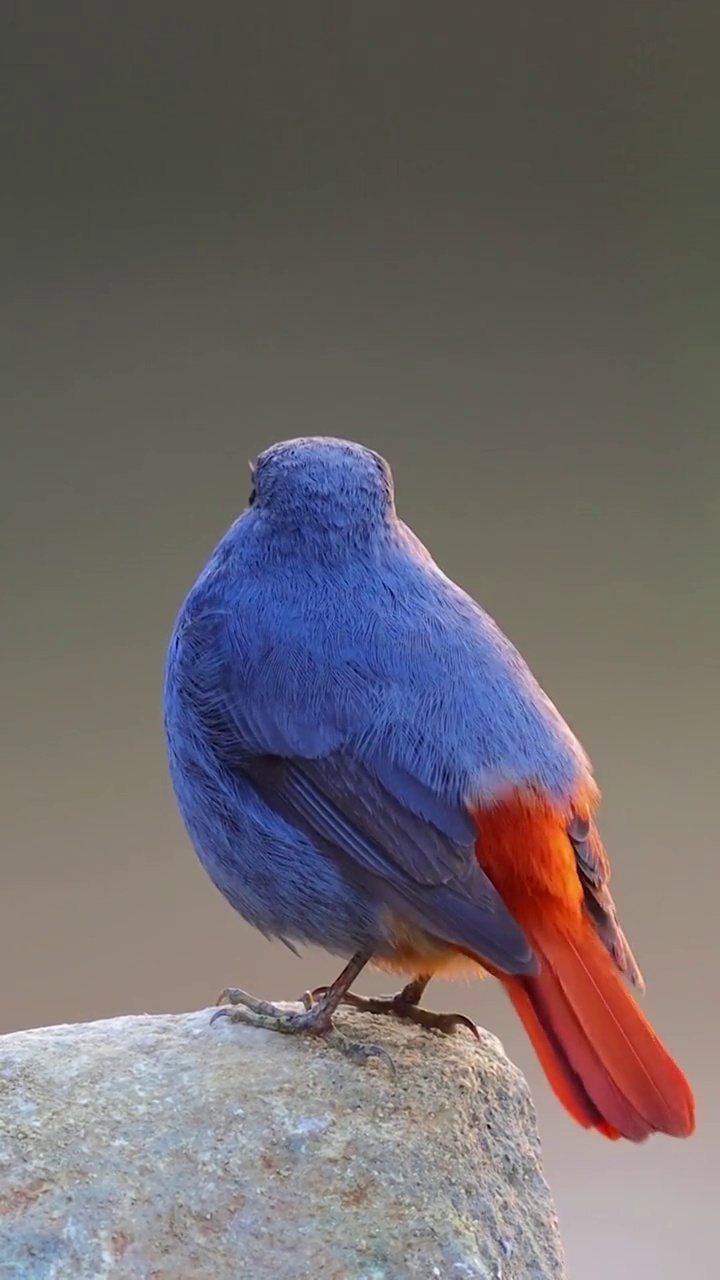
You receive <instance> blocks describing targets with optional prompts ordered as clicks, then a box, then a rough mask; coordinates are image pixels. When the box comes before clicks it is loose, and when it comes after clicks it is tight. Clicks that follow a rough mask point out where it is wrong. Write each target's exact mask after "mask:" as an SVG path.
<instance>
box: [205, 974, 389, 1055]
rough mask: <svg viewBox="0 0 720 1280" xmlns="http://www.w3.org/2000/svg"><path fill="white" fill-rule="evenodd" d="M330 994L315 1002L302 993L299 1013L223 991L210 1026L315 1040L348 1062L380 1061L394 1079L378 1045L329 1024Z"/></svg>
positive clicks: (233, 989)
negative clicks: (224, 1022)
mask: <svg viewBox="0 0 720 1280" xmlns="http://www.w3.org/2000/svg"><path fill="white" fill-rule="evenodd" d="M330 992H331V988H325V989H324V991H323V995H322V997H321V998H320V999H319V1000H318V1001H315V999H314V998H313V996H312V995H311V994H310V992H306V993H305V995H304V996H303V1000H302V1003H303V1005H304V1006H305V1007H304V1010H303V1011H302V1013H301V1012H298V1011H296V1010H294V1009H281V1008H280V1006H279V1005H276V1004H271V1003H270V1001H268V1000H257V999H256V998H255V996H251V995H250V994H249V993H248V992H247V991H242V990H241V989H240V988H239V987H226V988H225V990H224V991H223V992H221V994H220V995H219V996H218V999H217V1001H216V1003H217V1005H218V1006H219V1007H218V1009H217V1010H216V1011H215V1013H214V1014H213V1016H212V1018H211V1019H210V1023H211V1025H212V1024H213V1023H214V1022H216V1021H217V1020H218V1018H227V1019H228V1020H229V1021H230V1022H242V1023H245V1024H246V1025H247V1026H251V1027H262V1028H264V1029H265V1030H266V1031H278V1032H280V1033H281V1034H282V1035H310V1036H318V1037H321V1038H322V1039H323V1040H324V1041H325V1042H326V1044H329V1045H331V1046H332V1047H333V1048H334V1049H337V1050H338V1051H339V1052H340V1053H342V1054H343V1056H344V1057H346V1058H350V1060H351V1061H352V1062H359V1063H365V1062H367V1061H368V1059H370V1058H380V1059H382V1060H383V1061H384V1062H386V1063H387V1064H388V1066H389V1067H390V1070H391V1071H392V1073H393V1075H394V1074H395V1064H394V1062H393V1060H392V1058H391V1057H390V1054H389V1053H387V1051H386V1050H385V1049H382V1048H380V1046H379V1045H374V1044H360V1043H358V1042H356V1041H354V1040H349V1039H348V1038H347V1036H344V1035H343V1033H342V1032H341V1031H339V1030H338V1029H337V1027H336V1026H335V1024H334V1022H333V1012H334V1009H335V1007H336V1006H337V1003H338V1002H337V1000H336V999H335V1000H333V1001H332V1002H330V1001H329V1000H328V996H329V995H330Z"/></svg>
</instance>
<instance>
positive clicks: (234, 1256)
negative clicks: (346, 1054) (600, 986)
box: [0, 1010, 565, 1280]
mask: <svg viewBox="0 0 720 1280" xmlns="http://www.w3.org/2000/svg"><path fill="white" fill-rule="evenodd" d="M210 1014H211V1011H210V1010H204V1011H202V1012H199V1013H191V1014H184V1015H180V1016H163V1017H127V1018H114V1019H112V1020H108V1021H104V1022H95V1023H90V1024H85V1025H79V1026H60V1027H48V1028H43V1029H40V1030H34V1031H21V1032H17V1033H15V1034H13V1035H6V1036H2V1037H0V1277H1V1280H106V1278H107V1280H241V1278H244V1277H247V1278H248V1280H262V1278H263V1277H272V1278H273V1280H303V1278H304V1277H321V1278H323V1280H403V1278H404V1277H414V1276H417V1277H427V1280H434V1278H435V1277H441V1278H443V1280H444V1278H445V1277H447V1278H448V1280H450V1278H452V1280H464V1278H465V1277H479V1278H481V1280H545V1278H546V1277H553V1280H557V1277H563V1276H564V1274H565V1271H564V1263H563V1252H562V1246H561V1243H560V1237H559V1233H558V1225H557V1219H556V1216H555V1211H554V1209H553V1205H552V1200H551V1197H550V1193H549V1190H548V1187H547V1184H546V1182H545V1179H544V1177H543V1172H542V1165H541V1156H540V1144H539V1140H538V1135H537V1129H536V1124H535V1115H534V1109H533V1106H532V1103H531V1100H530V1096H529V1093H528V1088H527V1085H526V1084H525V1081H524V1079H523V1077H522V1076H521V1075H520V1073H519V1072H518V1071H517V1069H516V1068H515V1067H514V1066H513V1065H512V1064H511V1063H510V1062H509V1061H508V1059H507V1058H506V1057H505V1054H504V1052H503V1049H502V1046H501V1045H500V1043H499V1041H498V1040H496V1039H495V1037H494V1036H491V1035H489V1034H488V1033H487V1032H482V1033H481V1036H482V1040H481V1044H480V1045H478V1044H477V1043H476V1042H474V1041H473V1040H472V1038H471V1037H470V1036H469V1035H467V1034H464V1033H463V1032H459V1033H458V1034H456V1035H455V1036H452V1037H444V1036H441V1035H438V1034H437V1033H434V1032H433V1033H429V1032H426V1031H422V1030H420V1029H419V1028H417V1027H414V1026H409V1025H407V1024H401V1023H395V1022H393V1021H391V1020H390V1019H387V1020H382V1021H381V1020H378V1019H374V1018H370V1017H368V1016H367V1015H364V1014H359V1013H355V1012H353V1011H350V1010H348V1011H347V1012H344V1013H343V1014H342V1015H341V1018H340V1020H339V1024H340V1026H341V1027H342V1029H343V1030H345V1031H346V1032H347V1033H349V1034H352V1036H353V1038H355V1039H359V1040H365V1041H368V1042H371V1043H372V1042H380V1043H382V1045H383V1046H384V1047H385V1048H386V1049H387V1050H388V1051H389V1052H390V1053H391V1054H392V1057H393V1059H394V1061H395V1063H396V1066H397V1075H396V1077H395V1078H394V1079H393V1077H392V1075H391V1073H390V1072H389V1071H388V1068H387V1065H386V1064H384V1063H383V1062H381V1061H378V1060H372V1061H371V1062H370V1063H369V1064H368V1065H366V1066H358V1065H355V1064H353V1063H352V1062H349V1061H347V1060H346V1059H344V1058H343V1057H341V1056H340V1055H339V1054H338V1053H337V1052H336V1051H334V1050H332V1049H331V1048H330V1047H328V1046H325V1045H323V1044H322V1043H318V1042H315V1041H310V1040H307V1039H300V1038H295V1037H288V1036H280V1035H277V1034H276V1033H273V1032H270V1031H264V1030H257V1029H255V1028H248V1027H243V1026H238V1025H231V1024H230V1023H229V1022H227V1021H221V1022H219V1023H217V1024H216V1025H215V1026H214V1027H212V1028H211V1027H210V1026H209V1021H210Z"/></svg>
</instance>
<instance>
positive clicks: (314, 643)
mask: <svg viewBox="0 0 720 1280" xmlns="http://www.w3.org/2000/svg"><path fill="white" fill-rule="evenodd" d="M164 720H165V730H166V737H167V744H168V755H169V764H170V773H171V777H172V781H173V785H174V789H175V793H176V796H177V801H178V805H179V808H180V812H181V814H182V817H183V819H184V822H185V825H186V827H187V830H188V833H189V835H190V838H191V840H192V842H193V844H194V846H195V849H196V851H197V853H198V856H199V857H200V859H201V861H202V863H203V865H204V866H205V868H206V870H207V871H208V873H209V875H210V876H211V878H212V879H213V881H214V883H215V884H216V885H217V887H218V888H219V889H220V890H221V892H222V893H223V894H224V895H225V897H226V898H227V899H228V901H229V902H230V903H231V904H232V905H233V906H234V907H235V908H236V910H237V911H238V912H239V913H240V914H241V915H242V916H243V917H244V918H245V919H247V920H248V921H250V922H251V923H252V924H253V925H255V926H256V927H257V928H258V929H260V930H262V931H263V932H264V933H265V934H266V935H268V936H278V937H282V938H285V939H286V940H288V941H292V942H294V943H303V942H304V943H310V944H314V945H319V946H322V947H324V948H325V949H326V950H328V951H331V952H334V953H336V954H339V955H349V954H351V953H353V952H354V951H356V950H358V949H361V948H365V949H372V950H374V952H375V953H376V955H378V956H380V957H382V956H385V955H388V954H391V953H392V950H393V948H394V946H395V945H396V937H397V921H398V920H401V921H406V922H407V923H408V924H409V925H411V926H412V927H413V928H415V929H416V930H420V931H421V932H422V933H424V934H426V935H427V936H428V937H429V938H431V939H434V940H435V942H436V943H438V942H439V943H442V944H446V945H448V946H449V947H456V948H460V949H461V950H463V951H465V952H468V953H470V954H472V955H474V956H476V957H477V958H478V959H480V960H483V959H485V960H486V961H487V962H488V963H490V964H492V965H493V966H495V967H496V968H498V969H500V970H502V971H504V972H507V973H528V972H533V971H534V968H535V958H534V956H533V954H532V951H531V949H530V946H529V944H528V942H527V940H526V939H525V937H524V935H523V933H522V931H521V929H520V928H519V926H518V924H517V923H516V921H515V920H514V919H513V918H512V917H511V915H510V913H509V911H508V910H507V908H506V906H505V904H504V903H503V902H502V900H501V898H500V897H499V895H498V893H497V892H496V890H495V889H494V887H493V885H492V884H491V883H490V881H489V880H488V879H487V877H486V876H485V875H484V873H483V871H482V869H481V867H480V865H479V863H478V861H477V858H476V856H475V841H476V839H477V830H476V826H475V821H474V819H473V816H472V811H473V809H475V808H476V807H478V806H482V805H487V804H491V803H492V802H493V800H494V799H497V798H498V797H499V796H500V795H501V794H502V793H503V792H505V791H507V790H509V789H511V788H515V787H521V788H522V787H528V788H539V789H542V790H543V791H545V792H546V793H547V794H548V795H549V796H550V797H552V798H553V799H554V800H555V801H556V802H557V803H558V804H560V805H565V806H568V807H569V806H570V803H571V800H572V797H573V795H576V794H577V793H578V790H580V789H583V788H586V787H587V786H588V784H590V785H592V784H591V782H590V780H591V771H590V764H589V762H588V759H587V757H586V755H585V753H584V752H583V750H582V747H581V746H580V744H579V742H578V741H577V739H576V738H575V737H574V735H573V734H572V732H571V730H570V729H569V727H568V726H567V724H566V723H565V721H564V720H563V718H562V717H561V716H560V714H559V712H558V711H557V709H556V708H555V706H554V705H553V704H552V702H551V701H550V700H549V698H548V697H547V696H546V694H545V693H544V692H543V690H542V689H541V688H540V686H539V684H538V683H537V681H536V680H535V678H534V676H533V675H532V673H531V672H530V670H529V668H528V666H527V664H526V663H525V662H524V660H523V659H522V657H521V656H520V654H519V653H518V651H517V650H516V649H515V647H514V646H513V645H512V644H511V643H510V641H509V640H508V639H507V637H506V636H504V635H503V633H502V632H501V631H500V629H499V628H498V627H497V626H496V624H495V623H494V622H493V620H492V619H491V618H490V617H489V616H488V614H487V613H486V612H485V611H484V610H483V609H482V608H481V607H480V606H479V605H478V604H477V603H476V602H475V601H474V600H472V599H471V597H470V596H469V595H467V594H466V592H464V591H463V590H461V588H460V587H458V586H457V585H456V584H455V583H453V582H452V581H451V580H450V579H449V578H448V577H447V576H446V575H445V574H444V573H443V572H442V571H441V570H440V569H439V568H438V566H437V565H436V564H435V562H434V560H433V559H432V557H431V555H430V554H429V552H428V551H427V549H426V548H425V547H424V546H423V545H422V543H421V542H420V541H419V540H418V539H417V538H416V537H415V535H414V534H413V533H412V532H411V530H410V529H408V528H407V526H406V525H405V524H404V523H403V522H402V521H401V520H400V519H399V517H398V515H397V513H396V509H395V500H394V489H393V479H392V475H391V472H390V469H389V467H388V465H387V463H386V462H385V461H384V460H383V459H382V458H381V457H380V456H379V455H378V454H376V453H374V452H372V451H371V450H369V449H365V448H364V447H362V446H360V445H358V444H354V443H352V442H350V441H344V440H336V439H333V438H329V437H309V438H303V439H299V440H292V441H285V442H283V443H281V444H278V445H274V446H273V447H272V448H270V449H268V450H267V451H266V452H265V453H264V454H261V456H260V457H259V459H258V460H257V463H256V465H255V468H254V472H253V502H252V505H251V506H249V507H248V509H247V510H246V511H244V512H243V514H242V515H241V516H240V517H239V519H238V520H236V522H235V523H234V524H233V525H232V527H231V528H230V529H229V530H228V532H227V534H226V535H225V537H224V538H223V539H222V540H221V542H220V544H219V545H218V547H217V548H216V550H215V551H214V552H213V554H212V555H211V557H210V560H209V561H208V563H207V565H206V567H205V569H204V570H203V572H202V573H201V575H200V577H199V578H198V580H197V582H196V583H195V585H194V586H193V588H192V589H191V591H190V593H189V594H188V596H187V598H186V600H185V601H184V603H183V605H182V607H181V609H180V613H179V615H178V618H177V621H176V624H175V627H174V630H173V634H172V637H171V640H170V645H169V650H168V656H167V663H166V671H165V687H164Z"/></svg>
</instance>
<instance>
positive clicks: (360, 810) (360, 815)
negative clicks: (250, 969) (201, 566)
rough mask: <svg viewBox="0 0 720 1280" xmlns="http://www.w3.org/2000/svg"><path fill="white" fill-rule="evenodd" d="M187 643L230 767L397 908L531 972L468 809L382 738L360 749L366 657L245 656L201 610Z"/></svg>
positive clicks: (198, 696)
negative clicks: (355, 661)
mask: <svg viewBox="0 0 720 1280" xmlns="http://www.w3.org/2000/svg"><path fill="white" fill-rule="evenodd" d="M183 644H185V645H190V646H191V647H192V648H193V650H194V657H195V661H194V662H192V663H191V664H190V668H191V669H192V671H193V680H192V688H191V689H190V690H189V692H190V693H191V695H192V697H193V701H194V704H195V708H196V711H197V712H198V713H199V715H200V719H201V721H202V723H203V726H204V728H203V732H204V733H206V734H208V735H209V736H210V739H211V742H212V749H213V751H214V753H215V754H216V756H217V757H218V758H219V760H220V761H221V762H222V763H223V765H224V766H225V767H226V768H228V769H230V770H238V771H241V772H242V774H243V775H244V776H245V777H246V778H249V779H250V780H251V781H252V782H253V784H254V786H255V787H256V789H257V791H258V792H259V793H260V794H261V795H262V797H263V799H264V801H265V803H266V804H268V805H269V806H270V807H271V808H273V809H274V810H275V811H276V812H278V813H280V814H282V815H283V816H284V817H285V818H286V819H287V820H288V821H289V822H290V823H292V824H293V825H294V826H296V827H298V828H300V829H302V830H303V831H304V832H305V833H306V834H307V835H309V836H310V837H311V838H312V839H314V840H315V841H316V842H317V843H319V844H320V845H321V846H323V847H324V848H325V849H326V850H327V851H328V852H330V853H331V854H332V856H336V857H340V858H341V859H342V860H343V861H344V863H345V865H346V868H347V871H348V873H349V874H350V875H351V876H355V877H356V878H357V879H359V880H361V881H364V882H365V883H370V882H372V884H373V886H374V891H375V893H376V894H377V896H378V897H380V899H381V900H382V901H384V902H385V903H386V904H387V905H388V907H389V908H390V909H391V910H393V911H395V912H396V913H397V914H398V915H401V916H403V917H405V918H407V919H408V920H410V921H412V922H414V923H415V924H416V925H417V926H419V927H420V928H422V929H424V930H426V931H427V932H429V933H431V934H433V935H435V936H437V937H439V938H441V939H444V940H445V941H447V942H449V943H452V944H453V945H455V946H457V947H459V948H460V949H462V950H464V951H466V952H468V953H471V954H472V955H474V956H476V957H477V958H479V959H480V960H484V961H486V962H487V964H488V965H490V966H492V967H495V968H497V969H499V970H502V971H503V972H506V973H517V974H520V973H532V972H535V971H536V968H537V963H536V960H535V957H534V954H533V952H532V949H531V947H530V945H529V943H528V941H527V939H526V937H525V934H524V933H523V931H522V930H521V928H520V926H519V925H518V924H517V922H516V921H515V919H514V918H513V916H512V915H511V914H510V912H509V910H508V908H507V907H506V906H505V904H504V902H503V900H502V898H501V897H500V895H499V894H498V892H497V890H496V889H495V888H494V886H493V885H492V883H491V882H490V880H489V879H488V877H487V876H486V875H485V873H484V872H483V871H482V869H481V868H480V866H479V864H478V861H477V858H476V856H475V840H476V838H477V831H476V828H475V824H474V822H473V819H472V816H471V814H470V812H469V811H468V809H467V808H466V807H465V806H464V805H463V804H462V803H461V802H454V801H453V800H451V799H449V798H447V797H445V796H443V794H442V793H441V791H440V789H438V788H433V787H431V786H429V785H428V784H427V783H426V782H425V781H424V780H423V779H421V778H420V777H419V776H417V773H416V772H414V771H413V770H412V768H411V767H410V766H406V765H400V764H397V763H395V762H394V760H393V758H392V755H393V753H392V751H391V750H390V749H388V747H387V744H379V743H375V744H374V747H373V749H372V751H367V750H363V744H365V745H366V744H367V741H368V739H369V738H370V737H371V736H372V730H373V710H372V699H369V698H368V687H369V686H368V680H367V679H365V678H364V673H363V672H362V671H361V670H356V669H355V668H354V667H353V665H352V664H348V665H346V666H345V667H344V668H343V669H342V670H341V671H340V674H338V668H336V669H335V672H333V671H329V670H328V669H327V668H322V667H321V666H318V667H317V669H315V667H314V659H313V656H312V654H310V653H309V652H308V649H307V648H306V647H305V646H304V645H296V646H292V645H289V644H286V645H283V646H282V647H279V648H276V649H274V650H273V648H272V647H269V648H268V649H266V650H265V655H266V656H265V658H264V659H263V661H262V663H260V662H258V661H257V659H255V660H254V661H253V662H251V663H249V664H244V663H243V661H242V656H241V655H239V654H238V648H237V646H233V641H232V637H231V636H229V635H228V632H227V630H226V620H225V619H223V618H222V617H221V616H219V615H217V614H216V615H214V616H213V617H208V616H207V615H206V618H205V620H204V623H203V622H201V621H200V620H197V619H196V621H195V623H194V624H191V625H190V626H189V627H188V628H186V629H185V633H184V637H183ZM203 655H205V656H204V657H203ZM208 655H211V656H210V657H208ZM208 664H209V665H208ZM290 668H291V669H290ZM289 669H290V671H289ZM334 679H342V681H343V689H342V697H340V696H335V695H336V694H337V690H334V689H333V685H332V681H333V680H334ZM354 681H356V683H357V688H352V687H350V688H349V687H348V685H351V686H352V685H353V682H354Z"/></svg>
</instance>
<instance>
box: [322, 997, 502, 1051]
mask: <svg viewBox="0 0 720 1280" xmlns="http://www.w3.org/2000/svg"><path fill="white" fill-rule="evenodd" d="M327 989H328V988H327V987H316V988H315V990H314V991H312V992H310V993H309V994H310V998H311V999H312V1000H316V999H322V997H323V996H324V995H325V993H326V991H327ZM411 997H412V992H411V988H410V987H406V988H405V990H404V991H399V992H398V994H397V995H396V996H356V995H355V992H354V991H346V992H345V995H344V996H343V997H342V1000H341V1002H340V1003H341V1004H348V1005H350V1007H351V1008H352V1009H359V1010H360V1011H361V1012H362V1013H374V1014H385V1015H386V1016H388V1015H389V1016H390V1017H393V1018H400V1019H402V1021H404V1022H415V1023H416V1024H417V1025H418V1026H420V1027H425V1029H426V1030H428V1031H442V1033H443V1035H452V1034H453V1032H455V1031H457V1029H458V1027H466V1028H467V1030H468V1031H469V1032H470V1033H471V1034H472V1035H473V1036H474V1037H475V1039H476V1040H479V1039H480V1035H479V1033H478V1029H477V1027H476V1025H475V1023H474V1022H473V1021H472V1019H471V1018H467V1017H466V1016H465V1014H464V1013H435V1012H433V1010H432V1009H422V1008H421V1007H420V1005H419V1004H418V1003H417V1002H416V1001H415V1000H414V999H412V998H411ZM303 1000H304V1001H305V1000H307V996H305V997H303Z"/></svg>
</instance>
